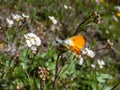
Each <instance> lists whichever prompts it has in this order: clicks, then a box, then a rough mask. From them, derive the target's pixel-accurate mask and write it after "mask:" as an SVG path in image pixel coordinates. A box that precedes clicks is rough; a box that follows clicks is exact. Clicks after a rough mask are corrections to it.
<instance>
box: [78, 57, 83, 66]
mask: <svg viewBox="0 0 120 90" xmlns="http://www.w3.org/2000/svg"><path fill="white" fill-rule="evenodd" d="M83 62H84V60H83V58H82V57H80V60H79V65H83Z"/></svg>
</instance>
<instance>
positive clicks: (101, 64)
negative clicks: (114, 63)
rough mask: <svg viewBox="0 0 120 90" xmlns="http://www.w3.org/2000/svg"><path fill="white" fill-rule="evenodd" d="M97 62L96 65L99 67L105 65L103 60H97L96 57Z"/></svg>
mask: <svg viewBox="0 0 120 90" xmlns="http://www.w3.org/2000/svg"><path fill="white" fill-rule="evenodd" d="M97 63H98V65H99V67H100V68H101V69H102V68H103V66H104V65H105V62H104V61H103V60H99V59H98V61H97Z"/></svg>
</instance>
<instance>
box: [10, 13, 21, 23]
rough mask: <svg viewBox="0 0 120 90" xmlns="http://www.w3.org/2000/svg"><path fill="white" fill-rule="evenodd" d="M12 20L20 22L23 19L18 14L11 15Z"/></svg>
mask: <svg viewBox="0 0 120 90" xmlns="http://www.w3.org/2000/svg"><path fill="white" fill-rule="evenodd" d="M12 18H13V19H14V20H16V21H20V20H22V19H23V17H22V16H20V15H18V14H12Z"/></svg>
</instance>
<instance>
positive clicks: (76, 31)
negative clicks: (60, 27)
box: [73, 17, 91, 35]
mask: <svg viewBox="0 0 120 90" xmlns="http://www.w3.org/2000/svg"><path fill="white" fill-rule="evenodd" d="M90 18H91V17H88V18H86V19H85V20H83V21H82V22H81V23H80V24H79V25H78V27H77V28H76V30H75V33H74V34H73V35H76V34H77V33H78V31H79V28H80V27H81V26H82V25H83V24H85V23H86V22H87V21H88V20H89V19H90Z"/></svg>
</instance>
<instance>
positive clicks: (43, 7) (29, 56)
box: [0, 0, 120, 90]
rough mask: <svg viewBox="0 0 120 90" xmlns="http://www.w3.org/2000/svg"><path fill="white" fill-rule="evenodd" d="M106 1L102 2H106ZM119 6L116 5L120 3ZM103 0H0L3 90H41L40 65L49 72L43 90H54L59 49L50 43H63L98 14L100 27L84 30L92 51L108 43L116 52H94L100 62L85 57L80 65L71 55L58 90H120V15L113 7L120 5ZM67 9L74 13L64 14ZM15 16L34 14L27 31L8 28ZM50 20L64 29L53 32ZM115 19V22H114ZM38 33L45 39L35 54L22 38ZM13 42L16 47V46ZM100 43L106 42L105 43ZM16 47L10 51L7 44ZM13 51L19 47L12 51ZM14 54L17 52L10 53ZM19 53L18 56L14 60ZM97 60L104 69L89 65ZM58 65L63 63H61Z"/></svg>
mask: <svg viewBox="0 0 120 90" xmlns="http://www.w3.org/2000/svg"><path fill="white" fill-rule="evenodd" d="M103 1H104V0H103ZM116 2H118V3H116ZM116 2H114V0H105V1H104V2H103V3H100V4H97V3H96V2H95V0H0V25H1V26H2V29H1V30H0V35H1V36H0V39H1V40H0V46H1V48H0V90H16V89H17V86H19V85H21V84H22V85H23V87H22V89H21V90H39V89H40V87H41V86H40V82H41V81H40V78H39V76H38V75H37V70H38V67H39V66H41V67H46V68H48V70H49V78H48V80H46V84H45V87H44V90H52V85H53V80H54V72H55V63H56V59H57V50H56V49H55V48H54V47H53V45H52V43H53V41H55V40H56V37H57V38H60V39H65V38H68V37H70V36H72V34H73V33H74V32H75V29H76V28H77V26H78V25H79V23H80V22H82V21H83V20H85V19H86V18H87V17H89V16H90V15H91V14H92V13H93V12H94V11H97V12H98V13H99V14H100V15H101V18H102V20H101V23H100V24H95V23H89V24H88V25H85V26H83V27H81V28H80V31H83V30H86V31H87V30H88V32H86V33H84V34H85V35H86V39H87V40H88V43H89V45H90V48H91V49H96V48H97V47H96V46H98V47H99V45H104V44H105V43H106V42H105V41H106V40H107V39H110V40H111V41H112V42H113V44H114V45H113V47H114V49H110V48H108V49H107V50H104V49H103V50H100V51H96V58H95V59H94V58H93V59H90V58H87V59H86V60H85V62H84V64H83V65H82V66H80V65H78V63H79V61H76V60H74V55H73V54H69V53H67V55H66V56H67V57H66V58H62V60H61V62H63V63H62V64H61V67H62V71H61V73H60V75H59V77H58V85H57V87H58V90H112V88H114V86H115V85H117V86H116V87H115V88H117V89H116V90H119V89H120V85H119V83H120V53H119V52H120V47H119V46H120V37H119V36H120V16H117V13H120V12H119V11H118V10H116V9H115V6H118V5H120V2H119V1H117V0H116ZM64 5H67V6H71V7H72V8H73V9H68V10H66V9H65V8H64ZM12 13H17V14H22V13H25V14H27V15H29V16H30V22H29V24H28V27H25V26H21V27H19V26H17V25H15V26H13V27H12V28H7V27H6V26H4V24H3V22H2V20H3V18H4V19H5V18H7V17H10V15H11V14H12ZM48 16H54V17H55V18H56V19H57V20H58V22H60V25H58V26H55V27H57V28H56V29H55V30H53V31H52V30H51V26H52V22H51V21H50V20H49V18H48ZM113 16H115V17H116V18H117V21H116V20H115V19H114V18H113ZM28 32H34V33H36V34H37V35H38V36H39V37H40V38H41V40H42V45H41V46H40V47H39V50H38V52H37V54H36V55H35V56H34V54H33V53H32V52H31V50H30V49H29V48H27V47H25V48H22V49H19V47H21V46H24V44H25V39H24V34H26V33H28ZM14 42H15V45H13V43H14ZM101 43H102V44H101ZM8 45H12V46H13V47H11V48H10V50H9V51H8V52H5V49H7V48H6V46H8ZM14 48H16V49H15V50H14ZM12 50H14V51H12ZM16 54H19V58H17V59H16V58H15V57H16ZM98 58H102V59H103V60H104V61H105V64H106V65H105V67H104V68H103V69H99V68H96V69H92V68H91V64H92V63H94V61H95V60H96V59H98ZM61 62H60V63H61Z"/></svg>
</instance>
